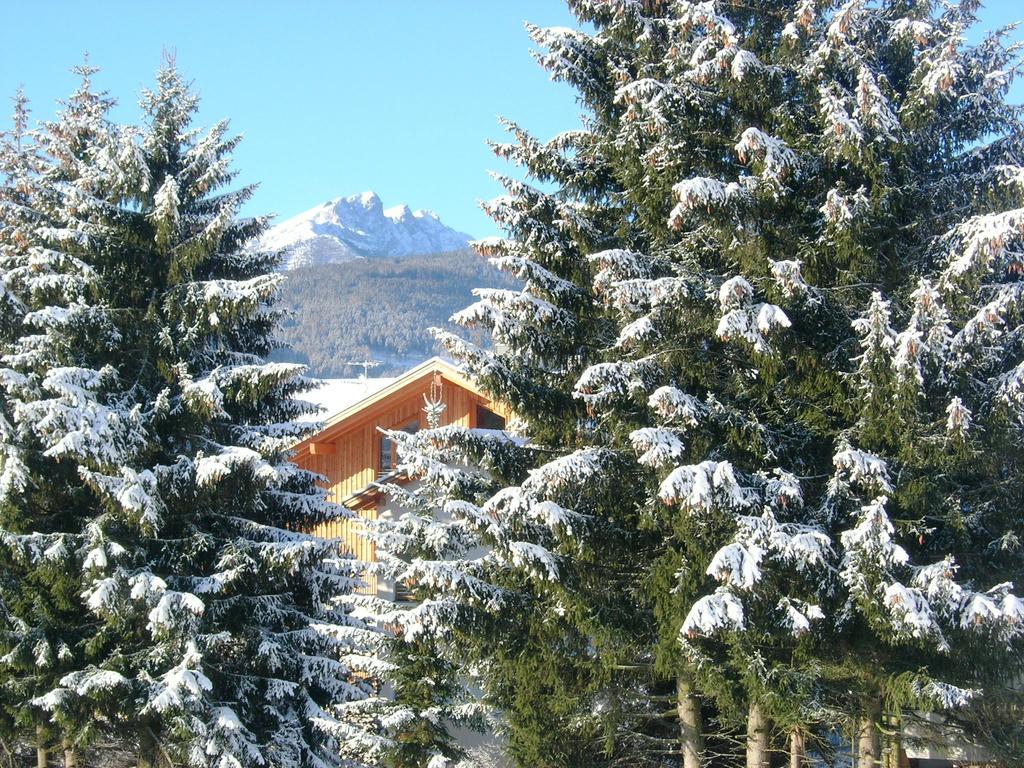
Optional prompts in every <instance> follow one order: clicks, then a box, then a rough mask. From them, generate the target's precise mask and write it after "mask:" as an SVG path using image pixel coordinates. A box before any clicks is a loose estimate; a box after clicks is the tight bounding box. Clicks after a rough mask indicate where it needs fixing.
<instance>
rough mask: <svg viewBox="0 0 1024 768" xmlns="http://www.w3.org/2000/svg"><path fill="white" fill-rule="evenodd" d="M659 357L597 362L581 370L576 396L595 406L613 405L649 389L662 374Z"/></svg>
mask: <svg viewBox="0 0 1024 768" xmlns="http://www.w3.org/2000/svg"><path fill="white" fill-rule="evenodd" d="M658 371H659V369H658V366H657V364H656V363H655V358H654V357H653V356H652V357H643V358H640V359H639V360H622V361H618V362H614V363H595V364H594V365H592V366H590V367H589V368H587V369H586V370H585V371H583V373H582V374H580V377H579V380H577V382H576V385H575V386H574V387H573V392H572V396H573V397H575V398H577V399H579V400H582V401H583V402H584V403H586V404H587V405H588V406H589V407H591V408H598V407H602V406H608V405H611V404H613V403H615V402H617V401H622V400H627V399H629V398H631V397H633V396H634V395H636V394H638V393H644V392H646V391H647V390H648V389H649V388H650V386H651V384H652V382H653V380H654V377H655V376H657V374H658Z"/></svg>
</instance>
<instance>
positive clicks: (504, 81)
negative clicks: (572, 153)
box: [0, 0, 1024, 236]
mask: <svg viewBox="0 0 1024 768" xmlns="http://www.w3.org/2000/svg"><path fill="white" fill-rule="evenodd" d="M4 6H5V7H4V11H3V18H4V25H3V26H2V27H0V96H6V95H11V94H13V93H14V91H15V89H16V88H17V86H18V85H19V84H22V85H24V87H25V91H26V93H27V94H28V96H29V97H30V99H31V100H32V107H33V110H34V114H35V116H36V117H37V118H45V117H49V116H51V115H52V114H53V112H54V102H55V100H56V99H58V98H61V97H64V96H66V95H67V94H69V93H70V92H71V91H72V90H73V89H74V87H75V84H76V81H75V78H74V76H72V75H71V74H70V73H69V71H68V70H69V68H70V67H71V66H72V65H74V64H76V63H78V62H79V61H80V60H81V57H82V53H83V52H84V51H89V53H90V56H91V60H92V62H93V63H94V64H96V65H98V66H101V67H103V71H102V72H101V74H100V75H99V76H98V78H97V84H98V85H99V86H100V87H102V88H105V89H107V90H109V91H110V92H111V94H112V95H114V96H115V97H117V98H118V99H119V100H120V102H121V106H120V107H119V110H118V112H117V113H116V117H117V118H118V119H124V120H135V119H137V117H138V113H137V111H136V108H135V100H136V96H137V94H138V92H139V90H140V89H141V88H142V87H144V86H148V85H149V84H150V83H151V82H152V75H153V72H154V71H155V69H156V67H157V66H158V64H159V61H160V55H161V51H162V50H163V49H164V48H168V49H174V50H175V51H176V52H177V57H178V64H179V66H180V68H181V69H182V70H183V71H184V72H185V73H186V75H187V76H189V77H190V78H191V79H193V80H194V81H195V84H196V86H197V88H198V90H199V91H200V93H201V94H202V96H203V104H202V110H201V113H200V119H201V121H202V122H203V123H204V124H211V123H213V122H214V121H215V120H217V119H219V118H221V117H228V118H230V119H231V123H232V127H233V129H234V130H235V131H238V132H241V133H243V134H244V135H245V141H244V142H243V143H242V145H241V147H240V148H239V150H238V151H237V153H236V167H238V168H239V169H240V170H241V172H242V180H243V181H246V182H249V181H258V182H260V189H259V191H258V192H257V194H256V197H255V198H254V200H253V202H252V203H251V204H250V206H249V212H251V213H263V212H276V213H278V214H280V215H281V217H282V218H283V217H287V216H290V215H292V214H295V213H298V212H300V211H303V210H305V209H307V208H311V207H312V206H314V205H317V204H319V203H321V202H323V201H325V200H328V199H330V198H333V197H337V196H339V195H346V194H352V193H356V192H362V191H364V190H368V189H373V190H375V191H376V192H377V193H378V194H380V196H381V197H382V198H383V200H384V204H385V205H386V206H390V205H397V204H398V203H407V204H408V205H410V206H411V207H413V208H431V209H433V210H435V211H437V213H438V214H439V215H440V216H441V219H442V220H443V221H444V222H445V223H447V224H448V225H449V226H452V227H455V228H456V229H460V230H463V231H466V232H469V233H471V234H473V235H476V236H483V235H487V234H492V233H493V226H492V225H491V223H490V221H489V220H488V219H487V218H486V216H484V215H483V213H481V212H480V211H479V208H478V206H477V201H478V200H481V199H487V198H490V197H492V196H494V195H496V194H499V193H500V189H499V188H498V186H497V185H496V183H495V182H494V181H493V180H491V179H490V178H489V177H488V176H487V173H486V172H487V171H488V170H505V168H506V167H505V164H504V163H503V162H502V161H500V160H498V159H497V158H495V157H494V156H493V155H492V154H491V153H490V151H489V149H488V148H487V147H486V145H485V141H486V139H488V138H501V136H502V134H501V132H500V130H499V128H498V125H497V118H498V116H499V115H502V116H506V117H509V118H511V119H513V120H516V121H517V122H519V123H520V124H522V125H524V126H525V127H527V128H528V129H530V130H531V131H533V132H534V133H535V134H536V135H537V136H539V137H541V138H547V137H549V136H551V135H553V134H555V133H558V132H559V131H562V130H566V129H568V128H572V127H575V126H576V125H577V124H578V112H579V110H578V108H577V106H576V104H575V102H574V98H573V92H572V91H571V90H570V89H569V88H567V87H566V86H563V85H561V84H556V83H552V82H550V81H549V80H548V78H547V76H546V74H545V73H544V72H543V71H542V70H541V69H540V67H539V66H538V65H537V64H536V63H535V62H534V61H533V59H532V58H531V57H530V55H529V50H530V48H531V43H530V40H529V39H528V37H527V36H526V32H525V30H524V28H523V22H524V21H527V20H528V21H531V22H533V23H535V24H538V25H541V26H550V25H566V26H571V25H573V23H574V20H573V18H572V17H571V15H570V14H569V13H568V11H567V10H566V8H565V6H564V4H563V3H562V2H560V0H432V2H422V1H418V0H391V1H390V2H386V3H385V2H376V1H374V0H359V1H358V2H357V0H333V1H327V0H300V1H295V2H288V3H285V2H270V1H269V0H248V2H240V1H238V0H205V1H203V2H199V1H197V0H175V1H174V2H156V1H155V0H133V1H131V2H122V1H120V0H119V1H110V0H105V1H104V2H81V1H76V2H70V1H65V2H54V1H53V0H51V2H46V3H42V2H25V0H17V1H13V0H12V1H11V2H7V3H5V4H4ZM987 6H988V7H987V8H986V10H985V11H984V13H983V24H982V26H983V27H985V28H992V27H995V26H999V25H1001V24H1005V23H1008V22H1010V21H1014V20H1016V19H1018V18H1024V4H1022V3H1020V0H991V2H989V3H987ZM1015 36H1016V37H1017V38H1018V39H1021V38H1022V37H1024V35H1022V33H1021V31H1020V30H1018V32H1017V33H1015ZM1013 95H1014V100H1015V101H1022V100H1024V86H1022V84H1018V85H1017V86H1016V87H1015V89H1014V94H1013ZM9 111H10V110H9V109H5V110H4V113H5V114H9ZM5 123H6V121H5ZM5 127H6V126H5Z"/></svg>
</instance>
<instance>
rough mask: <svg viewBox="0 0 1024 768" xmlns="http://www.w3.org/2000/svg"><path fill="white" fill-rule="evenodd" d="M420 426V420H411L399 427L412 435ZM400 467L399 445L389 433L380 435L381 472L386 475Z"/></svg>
mask: <svg viewBox="0 0 1024 768" xmlns="http://www.w3.org/2000/svg"><path fill="white" fill-rule="evenodd" d="M419 428H420V423H419V421H410V422H409V423H408V424H406V425H405V426H403V427H400V428H399V429H400V430H401V431H402V432H408V433H409V434H410V435H411V434H414V433H415V432H418V431H419ZM397 468H398V446H397V445H396V444H395V441H394V440H392V439H391V438H390V437H388V436H387V435H381V436H380V463H379V472H380V474H381V475H386V474H388V473H389V472H394V471H395V470H396V469H397Z"/></svg>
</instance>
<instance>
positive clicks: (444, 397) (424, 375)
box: [292, 357, 511, 599]
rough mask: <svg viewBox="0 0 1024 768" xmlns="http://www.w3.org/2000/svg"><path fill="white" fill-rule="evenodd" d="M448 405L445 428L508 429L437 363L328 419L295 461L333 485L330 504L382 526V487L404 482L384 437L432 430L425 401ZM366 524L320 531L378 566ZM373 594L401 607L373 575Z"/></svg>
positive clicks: (501, 415) (502, 411) (472, 389)
mask: <svg viewBox="0 0 1024 768" xmlns="http://www.w3.org/2000/svg"><path fill="white" fill-rule="evenodd" d="M425 396H427V397H430V398H432V399H434V398H439V399H440V400H441V402H443V403H444V404H445V406H446V407H445V409H444V411H443V412H442V414H441V419H440V423H441V425H448V424H460V425H463V426H466V427H469V428H474V429H475V428H483V429H504V427H505V421H506V419H508V418H509V417H510V415H511V414H510V412H509V410H508V408H506V407H505V406H503V405H502V404H500V403H497V402H495V401H492V400H490V399H489V398H488V397H487V396H486V395H484V394H483V393H482V392H481V391H480V390H479V389H478V388H477V387H476V386H475V385H474V384H473V383H472V382H471V381H469V379H467V378H466V377H465V376H463V375H462V374H461V373H459V371H458V370H457V369H456V368H455V367H454V366H453V365H451V364H450V363H448V362H445V361H444V360H442V359H441V358H438V357H434V358H431V359H430V360H427V361H426V362H423V363H421V364H420V365H417V366H416V367H415V368H413V369H411V370H409V371H407V372H406V373H404V374H402V375H401V376H399V377H398V378H397V379H395V380H394V381H392V382H391V383H390V384H388V385H387V386H385V387H383V388H382V389H379V390H377V391H376V392H373V393H372V394H368V395H366V396H365V397H363V398H362V399H361V400H359V401H357V402H355V403H353V404H352V405H349V406H347V407H346V408H344V409H343V410H341V411H340V412H338V413H336V414H333V415H331V416H329V417H328V418H327V420H326V421H325V423H324V426H323V428H322V429H321V430H320V431H319V432H317V433H316V434H314V435H311V436H310V437H307V438H306V439H305V440H303V441H302V442H300V443H298V444H297V445H296V446H295V454H294V456H293V458H292V460H293V461H294V462H295V463H296V464H297V465H298V466H300V467H302V468H303V469H308V470H310V471H313V472H316V473H318V474H320V475H323V476H324V477H325V478H326V483H325V485H326V488H327V491H328V498H329V499H330V500H331V501H333V502H335V503H338V504H344V505H345V506H346V507H348V508H349V509H351V510H353V511H355V512H357V513H358V514H359V516H360V517H361V518H362V519H365V520H374V519H377V517H378V515H379V514H380V512H381V509H382V507H383V506H384V504H385V502H386V500H385V499H384V498H383V497H382V494H381V493H380V491H379V487H378V482H379V481H380V480H382V479H387V480H389V481H395V480H398V481H401V480H402V478H400V477H398V476H397V466H398V457H397V455H396V452H395V446H394V444H393V443H392V441H391V440H388V439H387V437H385V436H384V435H383V434H382V433H381V430H382V429H391V430H395V429H401V430H406V431H409V432H415V431H416V430H418V429H420V428H421V427H425V426H426V417H425V414H424V410H423V408H424V405H425V400H424V397H425ZM358 529H359V522H358V521H353V520H333V521H330V522H327V523H323V524H321V525H319V526H317V527H316V528H315V529H314V533H316V534H318V535H320V536H323V537H325V538H340V539H342V540H343V541H344V542H345V544H346V546H347V547H348V548H349V549H350V550H351V552H352V553H353V554H354V555H355V556H356V557H358V558H359V559H361V560H364V561H366V562H374V561H375V560H376V548H375V546H374V544H373V543H372V542H369V541H367V540H366V539H365V538H363V537H362V536H360V535H359V530H358ZM366 581H367V587H366V590H365V591H366V592H367V593H369V594H379V595H381V596H382V597H391V598H392V599H394V597H395V594H394V585H391V584H384V583H380V582H379V580H378V578H377V577H376V576H375V575H374V574H367V576H366Z"/></svg>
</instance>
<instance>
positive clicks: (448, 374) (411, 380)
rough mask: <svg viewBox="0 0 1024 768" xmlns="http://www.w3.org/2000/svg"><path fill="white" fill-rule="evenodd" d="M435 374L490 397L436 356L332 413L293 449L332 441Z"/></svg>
mask: <svg viewBox="0 0 1024 768" xmlns="http://www.w3.org/2000/svg"><path fill="white" fill-rule="evenodd" d="M435 374H440V375H441V376H442V377H443V378H445V379H447V380H448V381H450V382H451V383H453V384H455V385H457V386H459V387H462V388H463V389H466V390H468V391H470V392H472V393H474V394H476V395H479V396H481V397H484V398H486V399H488V400H489V399H490V398H487V396H486V395H484V393H483V392H481V391H480V389H479V388H478V387H477V386H476V385H475V384H474V383H473V382H472V381H470V380H469V379H468V378H466V377H465V376H464V375H463V374H462V373H461V372H460V371H459V369H458V368H456V367H455V366H454V365H452V364H451V363H449V362H448V361H447V360H444V359H442V358H440V357H436V356H435V357H432V358H430V359H429V360H424V361H423V362H422V363H420V364H419V365H417V366H416V367H415V368H410V369H409V370H408V371H406V372H405V373H403V374H402V375H401V376H399V377H397V378H396V379H395V380H394V381H392V382H391V383H390V384H388V385H387V386H385V387H382V388H381V389H379V390H377V391H376V392H372V393H370V394H368V395H367V396H366V397H363V398H362V399H360V400H358V401H356V402H355V403H352V404H351V405H349V406H347V407H345V408H343V409H342V410H341V411H339V412H338V413H336V414H334V415H333V416H329V417H328V418H327V419H326V420H325V421H324V422H323V424H322V425H321V427H320V429H319V431H317V432H315V433H313V434H311V435H309V436H308V437H306V438H304V439H303V440H301V441H299V442H298V443H296V444H295V446H294V447H293V448H292V450H293V451H295V452H296V454H299V453H302V452H304V451H307V450H308V449H309V445H310V444H311V443H314V442H316V443H319V442H327V441H329V440H331V439H332V438H333V437H335V436H336V435H338V434H339V433H341V432H343V431H344V430H345V428H346V427H347V426H349V425H350V424H351V423H352V422H353V421H355V420H356V419H358V418H361V417H363V416H364V415H365V414H366V411H367V410H369V409H372V408H373V407H374V406H376V405H377V404H379V403H383V402H384V401H386V400H389V399H390V398H391V397H393V396H395V395H399V394H403V393H404V392H405V390H408V389H412V388H414V387H417V386H419V385H420V384H421V382H422V381H423V380H424V379H428V378H430V377H432V376H434V375H435Z"/></svg>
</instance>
